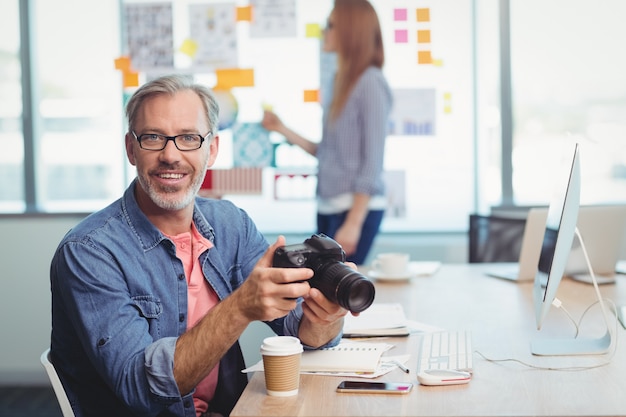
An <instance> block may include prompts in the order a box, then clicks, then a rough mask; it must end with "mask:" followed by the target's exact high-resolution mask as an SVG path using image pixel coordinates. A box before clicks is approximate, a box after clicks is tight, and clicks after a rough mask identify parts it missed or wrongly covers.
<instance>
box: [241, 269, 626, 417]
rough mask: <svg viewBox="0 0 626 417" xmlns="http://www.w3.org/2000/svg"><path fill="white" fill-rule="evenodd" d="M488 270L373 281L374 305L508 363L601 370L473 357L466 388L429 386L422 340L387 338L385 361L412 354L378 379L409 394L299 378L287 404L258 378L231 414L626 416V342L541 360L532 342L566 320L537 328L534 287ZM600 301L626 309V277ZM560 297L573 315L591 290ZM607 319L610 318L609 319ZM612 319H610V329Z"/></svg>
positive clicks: (593, 329)
mask: <svg viewBox="0 0 626 417" xmlns="http://www.w3.org/2000/svg"><path fill="white" fill-rule="evenodd" d="M488 267H489V264H472V265H460V264H459V265H444V266H443V267H442V268H441V269H440V270H439V272H437V274H436V275H434V276H432V277H418V278H414V279H412V280H411V281H410V282H408V283H382V282H376V291H377V292H376V301H375V302H380V303H387V302H400V303H402V305H403V306H404V309H405V313H406V315H407V317H408V318H410V319H413V320H417V321H420V322H422V323H426V324H430V325H435V326H440V327H442V328H446V329H450V330H452V329H463V328H466V329H469V330H471V331H472V335H473V344H474V349H475V350H476V351H478V352H480V353H482V354H483V355H485V356H486V357H488V358H490V359H504V358H514V359H518V360H521V361H524V362H527V363H529V364H533V365H535V366H539V367H568V366H584V367H588V366H596V365H599V364H602V363H605V362H607V361H609V360H610V363H609V364H608V365H606V366H601V367H596V368H594V369H586V370H580V371H563V370H560V371H549V370H538V369H531V368H529V367H526V366H523V365H520V364H519V363H516V362H498V363H495V362H490V361H487V360H486V359H484V358H483V357H481V356H480V355H479V354H475V356H474V376H473V379H472V381H471V382H470V383H469V384H467V385H455V386H436V387H428V386H421V385H419V384H418V382H417V380H416V376H415V368H416V364H417V353H418V351H419V342H420V336H419V335H411V336H409V337H405V338H386V339H384V340H385V341H387V342H389V343H393V344H394V345H395V346H396V347H395V348H394V349H392V350H391V351H389V352H388V354H389V355H400V354H404V353H410V354H411V359H410V361H409V363H408V365H409V368H410V369H411V373H410V374H405V373H404V372H402V371H400V370H399V369H397V370H394V371H392V372H390V373H388V374H387V375H384V376H382V377H380V378H378V379H377V380H379V381H411V382H413V383H414V384H415V387H414V388H413V391H412V392H411V393H410V394H409V395H402V396H400V395H378V394H373V395H367V394H338V393H336V392H335V388H336V387H337V384H339V382H340V380H342V379H345V378H341V377H332V376H318V375H301V379H300V392H299V394H298V395H297V396H294V397H291V398H275V397H269V396H267V395H266V394H265V381H264V379H263V377H264V376H263V373H261V372H259V373H256V374H255V375H254V376H253V377H252V379H251V381H250V384H249V385H248V387H247V388H246V390H245V392H244V393H243V395H242V397H241V398H240V400H239V402H238V403H237V405H236V407H235V409H234V410H233V412H232V414H231V416H232V417H241V416H355V415H359V416H380V415H388V416H503V415H514V416H556V415H559V416H565V415H572V416H590V415H593V416H608V415H612V416H616V415H621V416H625V415H626V345H625V343H626V340H624V330H623V329H622V327H621V326H618V327H617V339H618V340H617V347H616V352H615V355H614V356H613V355H590V356H587V355H586V356H570V357H539V356H533V355H532V354H531V353H530V347H529V343H530V341H531V340H532V339H533V338H535V337H546V336H547V335H548V334H550V335H557V334H558V335H559V336H562V337H573V335H574V326H573V324H572V322H571V321H570V319H568V318H567V315H566V314H565V313H564V312H563V311H560V310H556V309H554V308H553V309H552V310H551V311H550V313H549V314H548V317H547V320H546V321H545V324H544V326H543V327H542V330H541V331H537V330H536V324H535V316H534V308H533V301H532V288H533V283H515V282H510V281H506V280H500V279H498V278H491V277H487V276H485V275H484V271H485V270H486V268H488ZM600 290H601V292H602V294H603V297H605V298H609V299H611V300H613V301H614V302H615V303H617V304H625V303H626V277H624V278H618V281H617V283H616V284H611V285H604V286H601V287H600ZM558 297H559V298H560V299H561V301H562V302H563V306H564V307H565V308H566V309H567V311H568V312H569V313H570V314H571V315H572V316H573V317H574V318H575V319H577V320H578V319H579V318H580V317H581V315H582V314H583V312H584V311H585V309H586V308H587V307H588V306H590V305H591V304H593V303H594V302H595V301H596V295H595V292H594V288H593V286H591V285H589V284H584V283H580V282H574V281H572V280H569V279H564V280H563V281H562V283H561V287H560V288H559V292H558ZM602 320H603V319H602V317H601V313H600V311H599V309H598V308H597V306H596V307H593V308H592V309H590V311H589V312H588V313H587V314H586V316H585V318H584V320H583V325H582V326H581V332H582V335H588V336H591V335H593V336H595V335H601V334H603V333H599V331H600V330H601V328H602V325H603V321H602ZM612 320H613V319H612ZM614 324H615V323H612V326H613V325H614Z"/></svg>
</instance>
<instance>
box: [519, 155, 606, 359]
mask: <svg viewBox="0 0 626 417" xmlns="http://www.w3.org/2000/svg"><path fill="white" fill-rule="evenodd" d="M564 165H565V167H564V169H563V174H564V175H566V177H567V178H565V179H563V180H561V179H560V178H559V182H558V183H557V187H556V189H555V193H554V196H553V199H552V201H551V202H550V206H549V208H548V215H547V218H546V227H545V233H544V238H543V244H542V246H541V252H540V255H539V262H538V266H537V274H536V275H535V281H534V288H533V296H534V304H535V316H536V320H537V329H538V330H541V326H542V324H543V321H544V319H545V317H546V315H547V314H548V311H550V308H551V306H552V303H553V302H554V300H555V299H556V293H557V289H558V287H559V284H560V282H561V279H562V277H563V274H564V272H565V267H566V265H567V261H568V258H569V254H570V250H571V248H572V243H573V241H574V236H575V235H577V236H578V238H579V240H580V243H581V245H582V246H583V247H584V242H582V239H581V238H580V234H579V233H577V229H576V222H577V220H578V211H579V208H580V188H581V187H580V182H581V178H580V154H579V146H578V144H576V145H575V146H574V149H573V155H572V154H570V157H568V158H567V159H566V160H565V161H564ZM590 272H591V275H592V276H593V271H590ZM594 285H595V287H596V293H597V295H598V299H599V301H600V304H601V307H602V308H603V313H604V317H605V321H607V333H606V334H605V336H603V337H601V338H599V339H585V338H571V339H549V338H548V339H546V338H543V339H537V340H534V341H533V342H532V343H531V350H532V353H533V354H536V355H575V354H594V353H605V352H606V351H608V348H609V346H610V342H611V337H610V332H609V331H608V319H607V316H606V311H605V310H604V305H603V303H602V298H601V296H600V292H599V290H598V287H597V282H594Z"/></svg>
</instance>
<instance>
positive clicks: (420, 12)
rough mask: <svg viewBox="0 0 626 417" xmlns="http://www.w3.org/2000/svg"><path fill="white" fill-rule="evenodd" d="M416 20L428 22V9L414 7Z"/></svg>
mask: <svg viewBox="0 0 626 417" xmlns="http://www.w3.org/2000/svg"><path fill="white" fill-rule="evenodd" d="M416 11H417V21H418V22H430V9H416Z"/></svg>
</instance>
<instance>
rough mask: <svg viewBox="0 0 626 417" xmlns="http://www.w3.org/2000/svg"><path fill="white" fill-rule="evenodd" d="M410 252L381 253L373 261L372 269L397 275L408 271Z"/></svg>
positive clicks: (387, 274) (379, 272)
mask: <svg viewBox="0 0 626 417" xmlns="http://www.w3.org/2000/svg"><path fill="white" fill-rule="evenodd" d="M408 267H409V254H408V253H381V254H379V255H378V256H377V257H376V259H374V261H373V262H372V269H373V270H374V271H376V272H377V273H378V274H381V275H385V276H390V277H395V276H401V275H404V274H406V273H407V270H408Z"/></svg>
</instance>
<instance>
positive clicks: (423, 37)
mask: <svg viewBox="0 0 626 417" xmlns="http://www.w3.org/2000/svg"><path fill="white" fill-rule="evenodd" d="M417 43H430V30H418V31H417Z"/></svg>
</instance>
